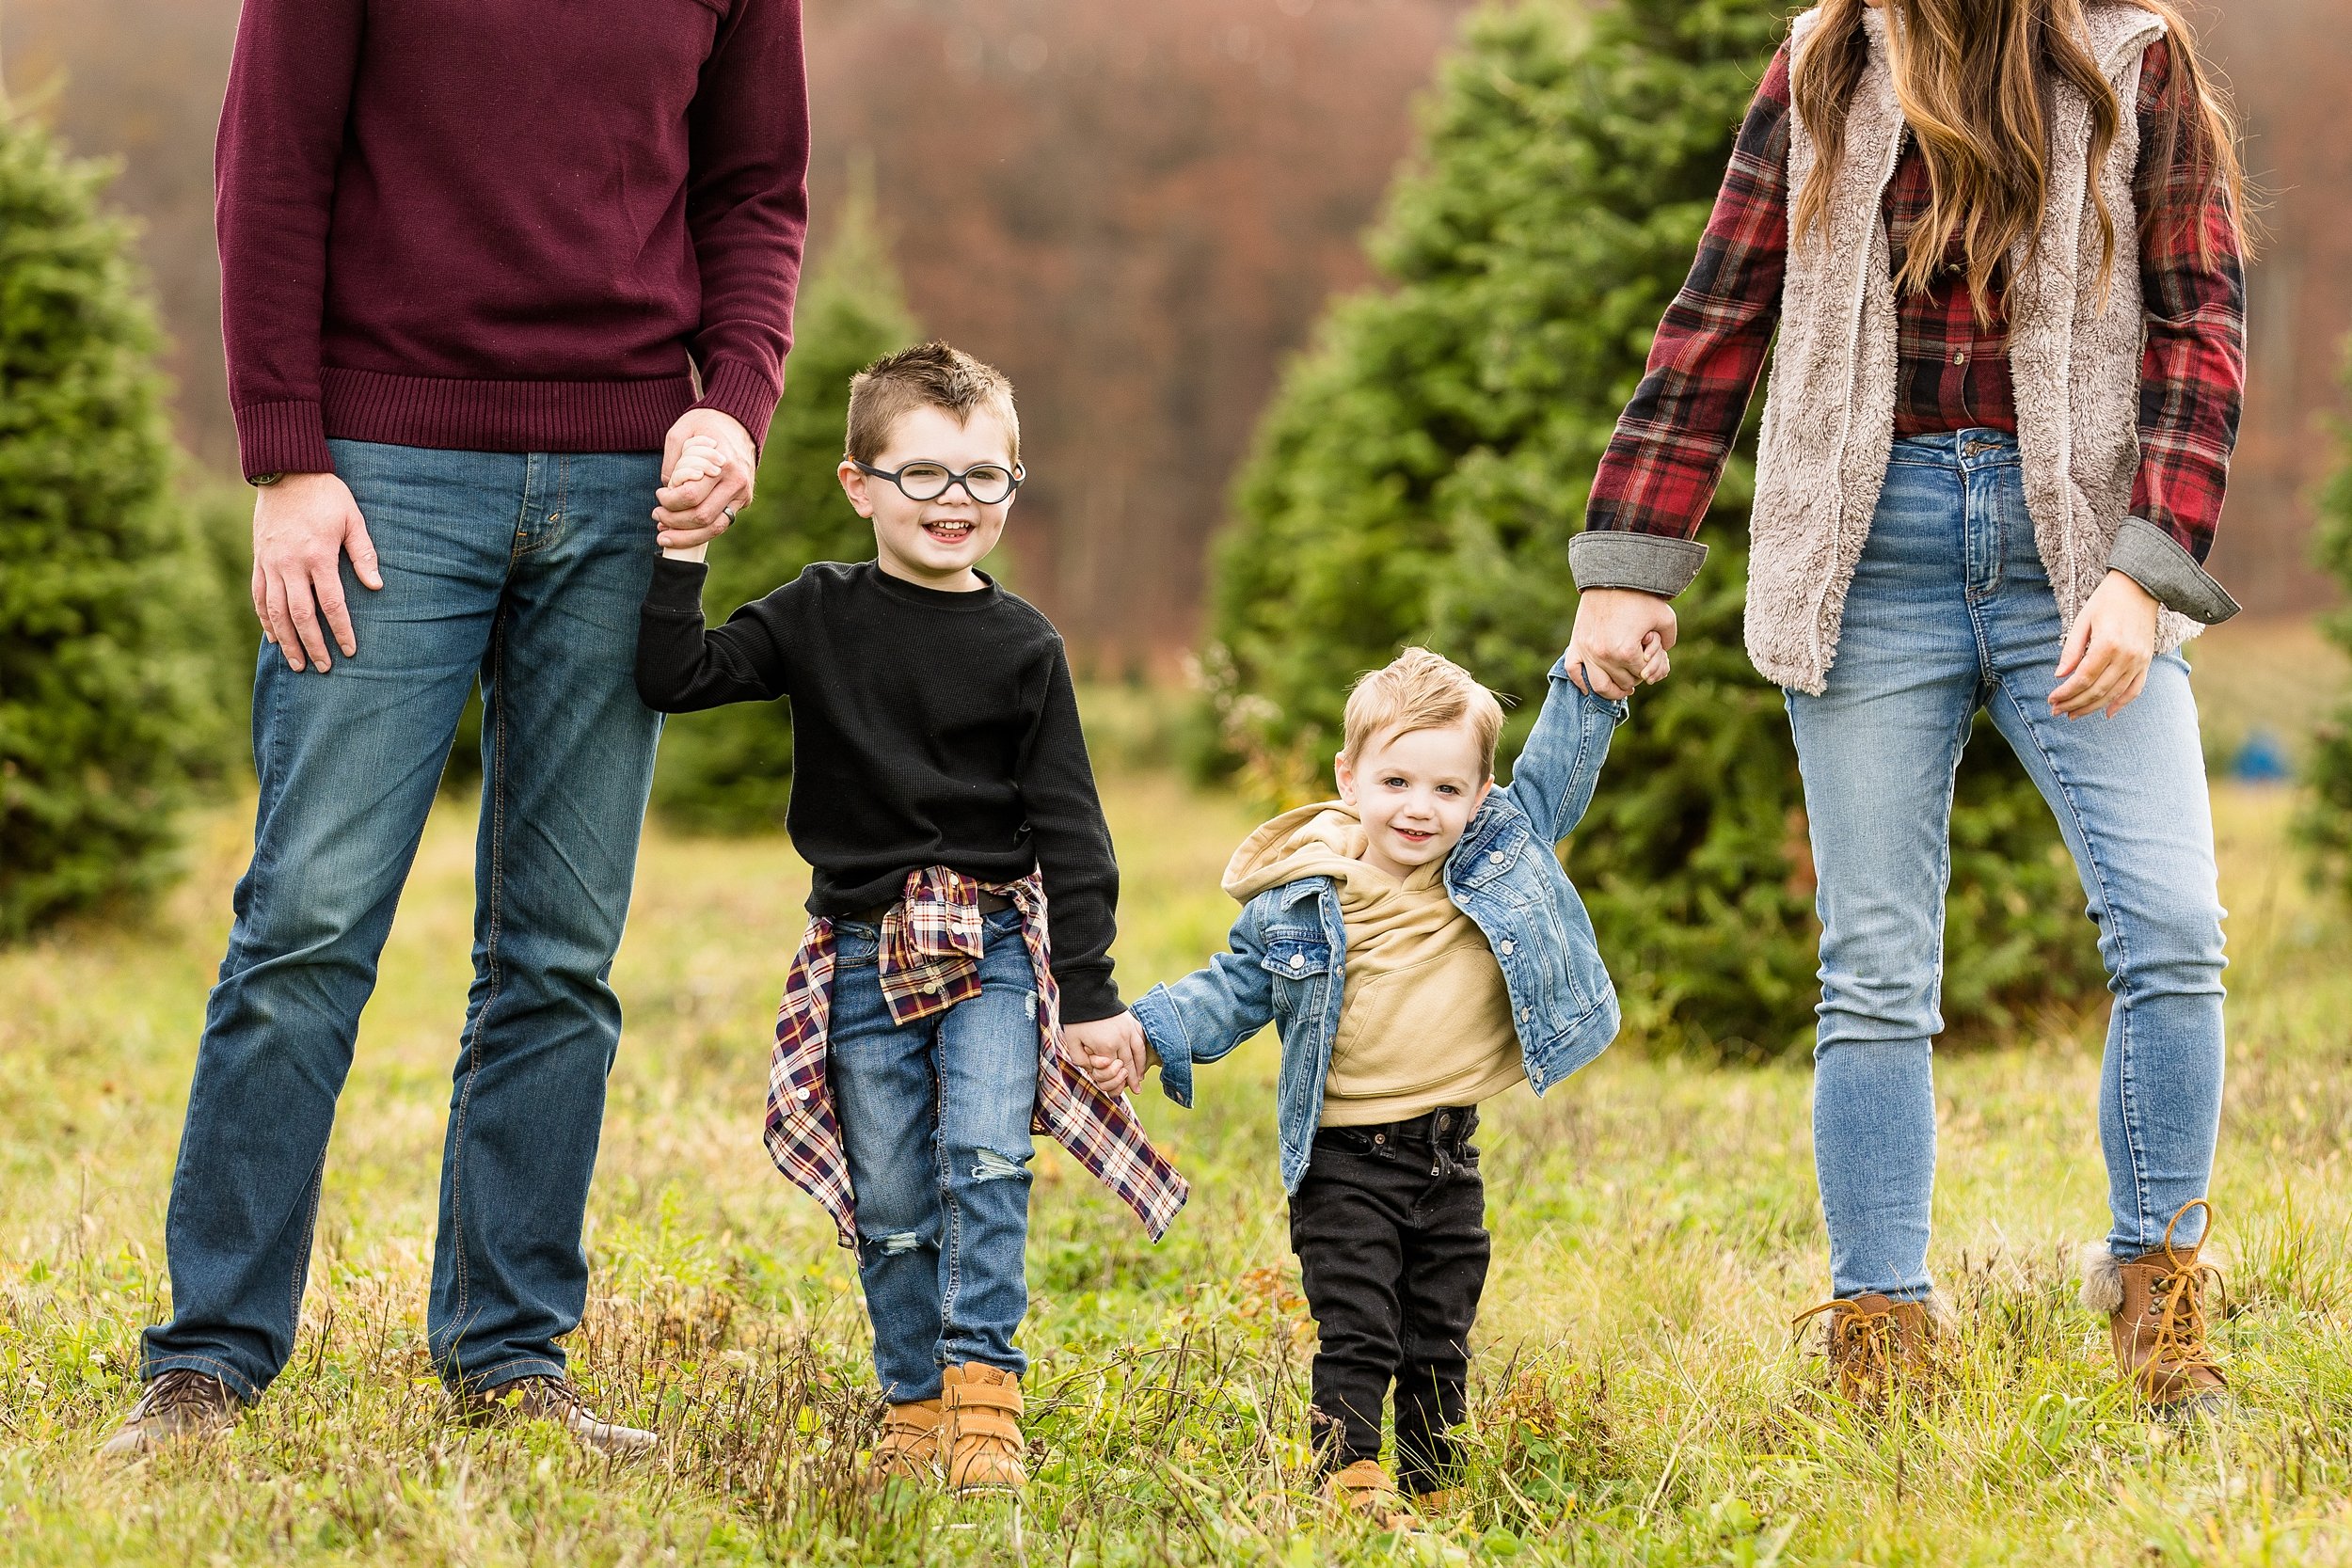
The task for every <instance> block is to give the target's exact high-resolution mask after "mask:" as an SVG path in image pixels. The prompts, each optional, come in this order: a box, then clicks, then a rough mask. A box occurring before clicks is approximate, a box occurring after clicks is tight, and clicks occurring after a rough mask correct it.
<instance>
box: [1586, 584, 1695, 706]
mask: <svg viewBox="0 0 2352 1568" xmlns="http://www.w3.org/2000/svg"><path fill="white" fill-rule="evenodd" d="M1675 631H1676V627H1675V607H1674V606H1673V605H1672V604H1671V603H1669V602H1668V601H1666V600H1664V599H1661V598H1660V597H1659V596H1658V595H1657V594H1645V593H1643V592H1642V591H1641V590H1640V589H1638V588H1593V589H1588V590H1586V591H1585V592H1584V594H1582V595H1581V596H1580V597H1579V598H1578V600H1577V604H1576V629H1575V630H1574V631H1573V632H1571V633H1570V634H1569V636H1568V679H1570V680H1571V681H1574V682H1575V683H1576V689H1578V690H1579V691H1582V692H1585V693H1586V694H1588V695H1591V696H1597V697H1630V696H1632V695H1633V690H1634V688H1636V687H1638V686H1641V685H1644V684H1645V683H1649V682H1656V681H1661V680H1664V679H1665V678H1666V672H1667V670H1668V669H1669V668H1670V665H1669V662H1668V660H1667V657H1666V650H1668V649H1669V648H1672V647H1673V646H1674V645H1675Z"/></svg>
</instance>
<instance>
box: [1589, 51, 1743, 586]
mask: <svg viewBox="0 0 2352 1568" xmlns="http://www.w3.org/2000/svg"><path fill="white" fill-rule="evenodd" d="M1789 113H1790V109H1789V93H1788V50H1787V49H1786V48H1785V47H1784V48H1783V49H1782V50H1781V52H1780V53H1779V54H1778V55H1774V56H1773V59H1772V66H1771V69H1770V70H1768V71H1766V72H1765V75H1764V80H1763V82H1762V84H1761V85H1760V86H1759V87H1757V88H1756V98H1755V101H1754V102H1753V103H1750V104H1749V106H1748V113H1747V118H1746V119H1745V120H1744V121H1743V122H1742V123H1741V125H1740V135H1739V139H1738V141H1737V142H1736V143H1735V144H1734V145H1733V148H1732V153H1731V163H1730V166H1729V167H1728V168H1726V169H1725V170H1724V182H1723V188H1722V189H1721V191H1720V192H1718V193H1717V195H1716V198H1715V206H1714V210H1713V212H1712V213H1711V214H1709V215H1708V221H1707V231H1706V234H1705V235H1704V236H1703V237H1702V238H1701V240H1700V242H1699V248H1698V255H1697V257H1696V259H1694V260H1693V261H1692V263H1691V272H1690V276H1689V277H1687V278H1685V279H1684V281H1683V284H1682V288H1681V290H1680V291H1679V292H1678V293H1676V295H1675V297H1674V302H1673V304H1671V305H1670V306H1668V307H1667V309H1666V314H1665V318H1664V320H1663V321H1661V323H1660V324H1659V327H1658V336H1657V337H1656V339H1655V340H1653V341H1652V342H1651V345H1650V352H1649V364H1648V369H1647V371H1646V372H1645V374H1644V375H1643V377H1642V383H1641V386H1640V388H1638V389H1636V391H1635V392H1634V394H1633V401H1632V402H1631V403H1629V404H1627V405H1626V410H1625V413H1624V415H1623V416H1622V417H1621V418H1620V419H1619V420H1617V428H1616V433H1615V434H1614V435H1613V436H1611V438H1610V441H1609V449H1608V451H1606V452H1605V453H1604V454H1603V455H1602V457H1601V462H1600V470H1599V472H1598V473H1597V475H1595V477H1594V480H1593V491H1592V498H1591V499H1590V501H1589V502H1588V503H1587V505H1586V508H1585V517H1584V527H1585V531H1584V532H1583V533H1581V534H1580V535H1579V536H1578V537H1577V539H1576V541H1575V542H1574V543H1573V544H1572V545H1571V546H1570V562H1571V566H1572V568H1573V570H1574V572H1575V575H1576V581H1577V586H1578V587H1579V588H1580V589H1583V588H1639V589H1644V590H1646V591H1647V592H1650V593H1655V594H1669V595H1671V594H1678V593H1680V592H1681V591H1682V590H1683V589H1684V588H1686V587H1688V586H1690V582H1691V579H1692V578H1694V577H1696V576H1697V575H1698V568H1699V563H1700V562H1702V561H1703V560H1705V559H1706V554H1707V550H1706V546H1703V545H1700V544H1698V543H1697V542H1696V541H1695V540H1694V539H1693V538H1692V535H1694V534H1695V533H1697V532H1698V528H1699V523H1700V521H1701V520H1702V519H1703V518H1704V517H1705V516H1706V515H1707V509H1708V506H1710V505H1711V504H1713V501H1714V499H1715V487H1716V485H1717V484H1718V483H1721V482H1722V480H1723V474H1724V462H1725V460H1726V459H1728V458H1729V457H1730V455H1731V448H1732V444H1733V442H1735V441H1737V440H1738V439H1739V436H1740V420H1742V419H1743V418H1744V417H1745V416H1746V414H1747V407H1748V400H1749V398H1750V397H1751V396H1753V395H1754V393H1755V391H1756V378H1757V376H1758V375H1760V374H1761V373H1762V372H1763V368H1764V356H1765V354H1766V351H1767V350H1768V349H1769V348H1770V347H1771V345H1772V332H1773V329H1774V328H1775V327H1776V326H1777V325H1779V320H1780V292H1781V278H1782V275H1783V273H1784V271H1785V269H1786V266H1787V261H1788V116H1789Z"/></svg>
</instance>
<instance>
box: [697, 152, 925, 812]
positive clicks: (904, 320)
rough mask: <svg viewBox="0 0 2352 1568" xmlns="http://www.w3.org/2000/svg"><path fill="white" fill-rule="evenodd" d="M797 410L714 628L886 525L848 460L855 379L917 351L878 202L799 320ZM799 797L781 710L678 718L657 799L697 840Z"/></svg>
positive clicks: (810, 294) (714, 579)
mask: <svg viewBox="0 0 2352 1568" xmlns="http://www.w3.org/2000/svg"><path fill="white" fill-rule="evenodd" d="M794 315H795V320H794V333H793V345H792V357H791V360H790V363H789V364H788V366H787V372H786V376H785V388H784V400H783V402H782V404H779V405H778V407H777V409H776V417H775V420H774V422H773V423H772V424H771V425H770V426H769V427H768V441H767V445H766V447H765V448H764V449H763V450H762V451H761V453H760V462H759V484H758V488H757V491H756V496H755V499H754V500H753V502H752V504H751V505H749V506H747V507H745V508H744V509H743V511H742V513H741V514H740V515H739V516H738V517H737V518H736V520H735V526H734V527H733V528H732V529H730V530H728V531H727V532H726V533H725V534H723V535H722V536H721V537H720V538H719V539H718V540H717V541H716V542H715V543H714V544H713V545H712V546H711V547H710V578H709V581H708V582H707V584H706V585H705V587H704V590H703V601H704V604H705V606H706V607H707V609H708V610H709V611H710V612H711V614H712V616H713V618H714V619H715V618H717V617H719V616H723V615H725V614H727V613H730V612H731V611H732V610H734V609H735V607H736V606H738V605H740V604H744V603H747V602H749V601H750V600H753V599H756V598H758V597H760V596H761V595H762V594H767V593H769V592H771V590H773V589H775V588H776V587H778V586H779V585H781V584H783V583H787V582H790V581H791V580H792V579H793V578H796V577H798V576H800V574H801V571H802V569H803V567H805V566H807V565H808V564H809V563H810V562H816V561H864V560H866V559H867V558H868V557H870V556H871V555H872V554H873V553H874V531H873V525H872V524H870V523H868V522H866V519H864V518H863V517H860V516H859V515H857V514H856V513H855V512H853V511H851V510H850V502H849V499H848V498H847V497H845V496H843V495H842V493H841V485H840V483H839V482H838V481H837V480H835V479H834V467H836V466H837V465H838V464H839V463H840V461H841V438H842V431H843V427H844V425H845V423H846V422H847V420H848V417H849V409H850V377H851V376H853V375H855V374H856V373H857V372H859V371H862V370H864V369H865V368H866V366H867V365H869V364H871V363H872V362H873V361H874V360H875V359H877V358H879V357H881V356H882V355H885V354H888V353H890V352H891V351H892V350H894V349H900V348H904V347H906V346H907V345H908V344H910V343H912V342H914V341H915V328H914V319H913V317H912V316H911V315H910V314H909V313H908V310H907V307H906V301H905V298H904V296H903V295H902V294H901V293H900V292H899V287H898V274H897V272H896V271H895V270H894V269H893V268H892V266H891V264H890V255H889V249H888V246H887V245H886V244H885V243H884V241H883V239H882V232H881V230H880V227H879V225H878V224H877V223H876V221H875V218H874V213H873V207H872V203H871V201H870V200H869V199H867V198H864V197H863V196H860V197H857V198H853V199H852V200H851V202H850V204H849V206H848V208H847V210H846V215H845V218H844V222H843V224H842V228H841V231H840V233H839V235H838V236H837V237H836V238H835V239H834V241H833V243H832V244H831V245H829V246H827V248H826V250H825V253H824V255H823V257H822V258H821V260H820V261H819V263H818V266H817V267H816V268H814V269H813V271H812V275H811V277H810V278H809V283H808V287H807V288H806V289H805V290H804V291H803V293H802V295H801V301H800V306H799V309H797V310H796V311H795V313H794ZM791 790H792V727H791V721H790V717H789V715H788V714H787V712H786V711H785V707H784V705H782V704H780V703H739V704H736V705H732V706H729V707H723V708H715V709H713V710H711V711H710V712H707V713H690V714H685V715H682V716H680V717H678V718H674V719H672V720H671V721H669V724H668V727H667V728H666V729H665V730H664V732H663V735H662V740H661V762H660V768H659V769H658V770H657V772H656V773H655V776H654V801H655V804H656V805H657V806H659V807H660V811H661V814H662V816H663V817H664V819H665V820H667V821H669V822H671V823H673V824H674V825H675V826H677V827H680V828H684V829H687V830H689V831H691V832H713V833H748V832H781V831H782V830H783V827H784V808H785V803H786V801H787V800H788V799H789V798H790V795H791Z"/></svg>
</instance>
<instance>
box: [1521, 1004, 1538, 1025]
mask: <svg viewBox="0 0 2352 1568" xmlns="http://www.w3.org/2000/svg"><path fill="white" fill-rule="evenodd" d="M1534 1016H1535V1009H1534V1008H1533V1007H1521V1008H1520V1009H1519V1022H1521V1023H1525V1022H1527V1021H1528V1020H1529V1019H1531V1018H1534Z"/></svg>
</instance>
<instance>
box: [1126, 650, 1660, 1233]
mask: <svg viewBox="0 0 2352 1568" xmlns="http://www.w3.org/2000/svg"><path fill="white" fill-rule="evenodd" d="M1625 716H1626V705H1625V704H1623V703H1621V702H1612V701H1610V700H1608V699H1606V698H1601V697H1593V696H1587V695H1586V694H1585V693H1583V692H1581V691H1579V690H1578V689H1576V688H1575V687H1574V686H1573V685H1571V684H1570V683H1569V680H1568V676H1567V661H1566V659H1565V658H1563V659H1562V660H1561V661H1560V662H1559V663H1557V664H1554V665H1553V666H1552V667H1551V680H1550V690H1549V693H1548V694H1547V695H1546V696H1545V698H1544V706H1543V711H1542V713H1540V714H1539V715H1538V716H1537V717H1536V720H1535V730H1534V734H1533V735H1531V736H1528V740H1527V746H1526V749H1525V750H1523V751H1522V752H1519V759H1518V764H1517V765H1516V766H1515V767H1514V768H1512V769H1511V783H1510V785H1509V787H1507V788H1505V787H1502V786H1498V787H1496V788H1494V789H1492V790H1489V791H1488V792H1487V794H1486V801H1485V803H1484V804H1482V805H1481V806H1480V807H1479V808H1478V813H1477V815H1476V816H1472V817H1471V818H1470V827H1469V828H1468V829H1467V830H1466V831H1465V832H1463V834H1462V841H1461V843H1459V844H1457V845H1455V846H1454V852H1453V853H1452V854H1450V855H1448V856H1447V857H1446V863H1445V889H1446V894H1447V895H1448V896H1450V897H1451V898H1452V899H1453V900H1454V905H1455V907H1456V908H1458V909H1460V910H1461V911H1462V912H1463V913H1464V914H1467V915H1469V916H1470V919H1471V920H1472V921H1474V922H1476V923H1477V926H1478V928H1479V929H1480V930H1481V931H1483V932H1485V933H1486V942H1487V945H1488V946H1489V947H1491V948H1492V949H1493V950H1494V955H1495V958H1496V961H1497V962H1498V963H1500V964H1501V965H1502V979H1503V985H1504V988H1505V989H1506V990H1508V991H1509V993H1510V997H1511V1010H1512V1014H1513V1017H1514V1018H1515V1019H1516V1020H1517V1022H1518V1036H1519V1050H1520V1053H1521V1054H1522V1056H1523V1057H1524V1058H1525V1061H1526V1064H1527V1079H1528V1082H1529V1083H1530V1084H1532V1085H1534V1088H1535V1092H1536V1093H1537V1094H1542V1093H1543V1092H1544V1091H1545V1090H1547V1089H1549V1088H1550V1087H1551V1086H1552V1085H1554V1084H1557V1083H1558V1082H1560V1080H1561V1079H1563V1078H1565V1077H1566V1076H1567V1075H1568V1074H1569V1073H1571V1072H1574V1071H1575V1070H1576V1069H1579V1068H1581V1067H1582V1066H1584V1064H1585V1063H1587V1062H1589V1061H1591V1060H1592V1059H1593V1058H1594V1057H1596V1056H1597V1055H1599V1054H1600V1053H1601V1052H1602V1051H1603V1050H1604V1049H1605V1048H1606V1047H1607V1046H1608V1044H1609V1042H1610V1041H1611V1040H1612V1039H1613V1038H1615V1037H1616V1033H1617V993H1616V989H1615V988H1614V987H1613V986H1612V985H1611V984H1610V981H1609V971H1608V970H1607V969H1606V968H1604V967H1603V966H1602V964H1601V961H1600V950H1599V948H1598V946H1597V943H1596V942H1595V941H1594V939H1593V922H1592V919H1591V917H1590V916H1588V915H1587V914H1586V913H1585V912H1584V902H1583V900H1582V899H1581V898H1579V897H1578V896H1577V895H1576V888H1575V886H1574V885H1573V884H1571V883H1570V882H1569V880H1568V874H1567V872H1566V871H1565V870H1564V869H1562V867H1561V864H1560V857H1559V856H1558V855H1557V854H1555V853H1554V852H1553V849H1552V846H1553V845H1554V844H1556V843H1557V842H1558V841H1559V840H1561V839H1563V838H1565V837H1566V836H1567V835H1568V833H1569V832H1571V831H1573V830H1574V829H1575V827H1576V825H1577V823H1578V821H1579V820H1581V818H1582V816H1584V808H1585V807H1586V806H1587V805H1588V804H1590V803H1591V801H1592V799H1593V785H1594V784H1595V782H1596V781H1597V779H1598V778H1599V776H1600V765H1601V763H1602V761H1603V760H1604V759H1605V758H1606V757H1607V756H1608V754H1609V737H1610V735H1611V734H1612V732H1613V731H1614V730H1615V728H1616V726H1617V725H1618V724H1620V723H1622V722H1624V721H1625ZM1228 941H1229V943H1230V950H1229V951H1227V952H1223V953H1220V954H1218V955H1217V956H1216V958H1214V959H1213V960H1211V962H1210V963H1209V965H1208V967H1207V968H1205V969H1200V970H1196V971H1194V972H1193V973H1192V974H1187V975H1185V976H1184V978H1183V979H1181V980H1179V981H1177V982H1176V983H1175V984H1174V985H1168V986H1154V987H1152V990H1151V992H1150V993H1149V994H1148V995H1146V996H1145V997H1144V998H1143V999H1142V1000H1141V1001H1139V1002H1137V1003H1136V1006H1135V1015H1136V1022H1139V1023H1141V1024H1142V1025H1143V1032H1144V1034H1145V1035H1146V1036H1148V1037H1150V1039H1151V1041H1152V1050H1153V1051H1154V1052H1156V1053H1158V1055H1159V1058H1160V1086H1161V1087H1162V1088H1163V1089H1165V1090H1166V1091H1167V1094H1168V1098H1169V1099H1170V1100H1173V1101H1176V1102H1177V1103H1178V1104H1179V1105H1184V1106H1189V1105H1191V1103H1192V1069H1193V1067H1194V1066H1195V1064H1197V1063H1200V1062H1214V1061H1216V1059H1217V1058H1218V1057H1220V1056H1224V1055H1226V1054H1228V1053H1231V1052H1232V1050H1233V1049H1234V1047H1236V1046H1238V1045H1240V1044H1241V1043H1242V1042H1243V1041H1244V1040H1246V1039H1248V1038H1249V1037H1251V1036H1253V1035H1255V1034H1257V1033H1258V1031H1259V1030H1261V1029H1263V1028H1264V1027H1265V1026H1266V1024H1267V1023H1269V1022H1271V1023H1273V1024H1275V1025H1276V1027H1277V1028H1278V1029H1279V1031H1280V1033H1281V1037H1282V1070H1281V1081H1280V1086H1279V1091H1278V1094H1277V1101H1278V1106H1277V1109H1278V1117H1279V1121H1280V1124H1281V1132H1282V1186H1283V1190H1284V1191H1286V1192H1296V1191H1297V1190H1298V1183H1299V1180H1300V1179H1301V1178H1303V1177H1304V1176H1305V1175H1306V1174H1307V1158H1308V1153H1309V1149H1310V1146H1311V1144H1312V1143H1313V1141H1314V1134H1315V1128H1316V1126H1317V1125H1318V1124H1319V1123H1320V1122H1321V1121H1322V1119H1323V1086H1324V1082H1325V1080H1326V1079H1327V1078H1328V1077H1329V1076H1330V1073H1331V1041H1332V1039H1333V1037H1335V1036H1336V1035H1337V1034H1338V1032H1339V1026H1340V1004H1341V998H1342V996H1343V992H1344V988H1345V985H1346V980H1345V974H1346V957H1347V938H1346V935H1345V931H1344V928H1343V926H1342V924H1341V919H1340V899H1339V894H1338V892H1337V890H1336V889H1334V888H1333V886H1332V885H1331V879H1330V878H1328V877H1303V878H1301V879H1298V880H1297V881H1295V882H1288V883H1285V884H1283V885H1282V886H1279V887H1273V888H1268V889H1266V890H1265V891H1264V892H1263V893H1261V894H1259V895H1256V896H1255V897H1253V898H1251V899H1250V900H1249V902H1248V904H1247V905H1245V906H1244V907H1243V909H1242V911H1241V918H1240V919H1238V920H1236V921H1234V922H1233V929H1232V936H1231V937H1230V938H1229V939H1228Z"/></svg>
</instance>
